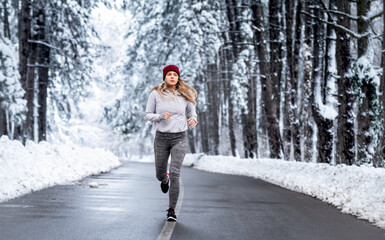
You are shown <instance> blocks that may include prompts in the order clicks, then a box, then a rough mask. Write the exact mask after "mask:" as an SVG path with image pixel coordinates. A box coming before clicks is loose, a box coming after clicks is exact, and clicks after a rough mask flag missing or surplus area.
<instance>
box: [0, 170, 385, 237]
mask: <svg viewBox="0 0 385 240" xmlns="http://www.w3.org/2000/svg"><path fill="white" fill-rule="evenodd" d="M181 176H182V181H183V186H184V189H183V190H184V197H183V201H182V205H181V209H180V214H179V215H178V222H177V224H176V225H175V228H174V232H173V234H172V237H171V239H266V240H274V239H277V240H278V239H279V240H289V239H309V240H312V239H314V240H318V239H320V240H321V239H322V240H326V239H330V240H332V239H333V240H335V239H339V240H343V239H349V240H354V239H357V240H358V239H360V240H361V239H368V240H369V239H370V240H376V239H379V240H380V239H385V231H384V230H382V229H379V228H377V227H375V226H373V225H372V224H370V223H369V222H367V221H363V220H358V219H356V218H355V217H353V216H350V215H345V214H341V213H340V212H339V210H337V209H335V208H334V207H332V206H329V205H328V204H326V203H323V202H321V201H319V200H317V199H314V198H312V197H309V196H306V195H303V194H300V193H295V192H291V191H289V190H286V189H283V188H280V187H278V186H275V185H271V184H268V183H265V182H263V181H260V180H257V179H253V178H248V177H242V176H232V175H223V174H214V173H208V172H203V171H199V170H195V169H191V168H187V167H184V168H183V169H182V172H181ZM90 182H97V183H98V184H99V188H90V187H89V186H88V183H90ZM82 183H83V184H80V185H79V184H74V185H66V186H55V187H51V188H48V189H44V190H42V191H38V192H34V193H31V194H27V195H25V196H23V197H20V198H17V199H13V200H10V201H8V202H4V203H2V204H0V216H1V217H0V239H4V240H5V239H7V240H19V239H23V240H25V239H28V240H35V239H36V240H37V239H39V240H45V239H47V240H61V239H74V240H83V239H84V240H88V239H90V240H97V239H101V240H107V239H111V240H120V239H157V238H158V237H159V234H160V233H161V230H162V228H163V226H164V223H165V217H166V209H167V206H168V197H167V195H165V194H163V193H162V192H161V191H160V186H159V183H158V181H157V180H156V179H155V173H154V165H153V164H148V163H125V164H124V165H123V166H122V167H120V168H118V169H114V170H113V171H111V172H110V173H106V174H101V175H98V176H92V177H88V178H86V179H84V180H83V181H82Z"/></svg>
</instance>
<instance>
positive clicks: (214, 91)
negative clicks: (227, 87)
mask: <svg viewBox="0 0 385 240" xmlns="http://www.w3.org/2000/svg"><path fill="white" fill-rule="evenodd" d="M207 71H208V74H207V76H210V78H209V79H208V80H207V89H208V109H209V122H208V124H209V131H210V132H209V136H210V140H211V141H210V153H211V154H214V155H218V154H219V117H218V114H219V113H218V109H219V106H218V87H217V85H218V79H217V77H218V76H217V72H218V70H217V69H216V64H215V63H213V64H208V66H207Z"/></svg>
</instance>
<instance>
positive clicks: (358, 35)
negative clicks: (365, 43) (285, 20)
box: [301, 11, 370, 39]
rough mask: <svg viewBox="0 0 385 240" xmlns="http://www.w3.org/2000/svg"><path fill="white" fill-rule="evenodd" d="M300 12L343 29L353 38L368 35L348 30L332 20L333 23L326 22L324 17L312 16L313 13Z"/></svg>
mask: <svg viewBox="0 0 385 240" xmlns="http://www.w3.org/2000/svg"><path fill="white" fill-rule="evenodd" d="M301 13H302V14H305V15H306V16H309V17H311V18H313V19H316V20H318V21H321V22H323V23H326V24H328V25H330V26H333V27H334V28H336V29H338V30H341V31H343V32H345V33H347V34H349V35H350V36H351V37H354V38H356V39H361V38H365V37H368V36H369V35H370V33H369V32H366V33H364V34H358V33H356V32H354V31H352V30H350V29H348V28H346V27H344V26H341V25H339V24H337V23H334V22H333V23H331V22H328V21H326V20H324V19H322V18H319V17H316V16H314V15H313V14H310V13H307V12H304V11H301Z"/></svg>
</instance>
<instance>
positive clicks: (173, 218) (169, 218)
mask: <svg viewBox="0 0 385 240" xmlns="http://www.w3.org/2000/svg"><path fill="white" fill-rule="evenodd" d="M167 212H168V213H167V221H172V222H176V219H177V218H176V215H175V211H174V209H173V208H169V209H168V210H167Z"/></svg>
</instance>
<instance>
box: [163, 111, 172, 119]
mask: <svg viewBox="0 0 385 240" xmlns="http://www.w3.org/2000/svg"><path fill="white" fill-rule="evenodd" d="M170 117H171V113H169V112H165V113H164V119H166V120H167V119H169V118H170Z"/></svg>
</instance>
